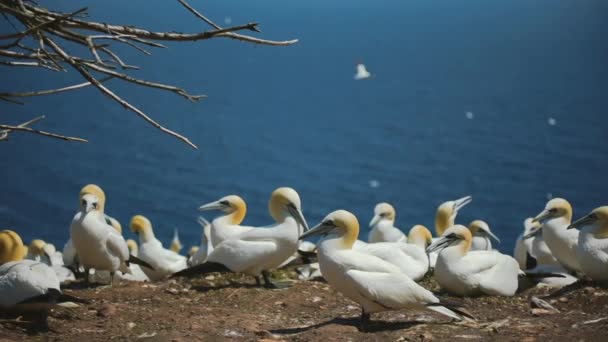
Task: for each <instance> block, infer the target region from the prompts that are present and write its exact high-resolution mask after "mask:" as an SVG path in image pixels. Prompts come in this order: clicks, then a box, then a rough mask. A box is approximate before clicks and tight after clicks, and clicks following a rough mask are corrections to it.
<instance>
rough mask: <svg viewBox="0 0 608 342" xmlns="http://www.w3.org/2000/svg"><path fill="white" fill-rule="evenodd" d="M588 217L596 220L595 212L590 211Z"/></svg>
mask: <svg viewBox="0 0 608 342" xmlns="http://www.w3.org/2000/svg"><path fill="white" fill-rule="evenodd" d="M589 218H590V219H593V220H597V214H596V213H591V214H589Z"/></svg>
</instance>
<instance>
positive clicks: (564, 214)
mask: <svg viewBox="0 0 608 342" xmlns="http://www.w3.org/2000/svg"><path fill="white" fill-rule="evenodd" d="M555 218H564V219H566V220H567V221H568V222H571V221H572V206H571V205H570V203H569V202H568V201H566V200H565V199H563V198H554V199H552V200H550V201H549V202H547V205H546V206H545V210H543V211H541V212H540V214H538V215H536V217H535V218H534V220H533V221H538V222H540V223H544V222H546V221H548V220H551V219H555Z"/></svg>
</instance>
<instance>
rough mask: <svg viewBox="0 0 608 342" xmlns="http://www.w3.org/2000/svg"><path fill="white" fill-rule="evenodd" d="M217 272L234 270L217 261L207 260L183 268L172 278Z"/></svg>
mask: <svg viewBox="0 0 608 342" xmlns="http://www.w3.org/2000/svg"><path fill="white" fill-rule="evenodd" d="M215 272H232V271H231V270H230V269H229V268H228V267H226V266H224V265H222V264H220V263H217V262H206V263H203V264H198V265H195V266H192V267H188V268H186V269H183V270H181V271H179V272H175V273H173V274H172V275H171V278H178V277H188V278H191V277H194V276H197V275H203V274H208V273H215Z"/></svg>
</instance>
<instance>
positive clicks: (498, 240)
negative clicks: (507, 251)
mask: <svg viewBox="0 0 608 342" xmlns="http://www.w3.org/2000/svg"><path fill="white" fill-rule="evenodd" d="M484 231H485V232H486V234H488V235H489V236H490V237H491V238H492V239H494V240H496V242H498V243H500V239H499V238H498V236H496V235H494V233H492V232H491V231H488V230H484Z"/></svg>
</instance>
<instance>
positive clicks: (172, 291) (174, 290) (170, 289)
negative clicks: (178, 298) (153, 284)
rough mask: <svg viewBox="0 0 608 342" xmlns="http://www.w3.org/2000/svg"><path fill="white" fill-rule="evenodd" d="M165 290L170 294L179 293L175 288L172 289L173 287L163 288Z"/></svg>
mask: <svg viewBox="0 0 608 342" xmlns="http://www.w3.org/2000/svg"><path fill="white" fill-rule="evenodd" d="M165 292H167V293H170V294H172V295H176V294H179V291H178V290H177V289H174V288H168V289H166V290H165Z"/></svg>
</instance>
